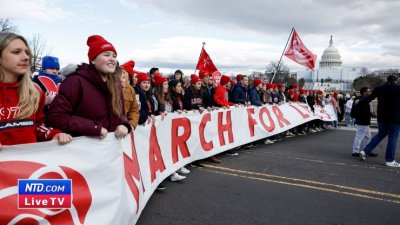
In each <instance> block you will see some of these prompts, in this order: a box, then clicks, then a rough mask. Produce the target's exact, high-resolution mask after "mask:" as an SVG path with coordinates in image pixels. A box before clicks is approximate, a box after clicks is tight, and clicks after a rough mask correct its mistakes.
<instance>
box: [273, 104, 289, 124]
mask: <svg viewBox="0 0 400 225" xmlns="http://www.w3.org/2000/svg"><path fill="white" fill-rule="evenodd" d="M272 112H273V113H274V114H275V116H276V118H277V119H278V123H279V126H280V127H281V128H282V127H284V125H283V123H285V124H286V125H290V122H289V121H288V120H287V119H285V118H283V113H282V111H281V110H280V109H279V107H278V106H276V105H274V106H272Z"/></svg>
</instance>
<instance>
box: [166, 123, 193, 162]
mask: <svg viewBox="0 0 400 225" xmlns="http://www.w3.org/2000/svg"><path fill="white" fill-rule="evenodd" d="M180 127H182V128H183V134H182V135H178V133H179V128H180ZM190 134H191V129H190V120H189V119H188V118H178V119H173V120H172V125H171V150H172V162H173V163H174V164H175V163H176V162H178V147H179V150H180V152H181V155H182V157H183V158H187V157H189V156H190V152H189V149H188V146H187V144H186V141H187V140H188V139H189V137H190Z"/></svg>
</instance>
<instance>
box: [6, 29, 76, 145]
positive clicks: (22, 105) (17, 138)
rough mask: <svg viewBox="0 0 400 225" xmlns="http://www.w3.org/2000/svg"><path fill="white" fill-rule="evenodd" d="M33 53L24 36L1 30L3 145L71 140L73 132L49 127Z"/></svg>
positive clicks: (61, 142)
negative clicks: (34, 75)
mask: <svg viewBox="0 0 400 225" xmlns="http://www.w3.org/2000/svg"><path fill="white" fill-rule="evenodd" d="M30 59H31V52H30V49H29V47H28V42H27V41H26V40H25V38H24V37H22V36H20V35H17V34H14V33H9V32H1V33H0V96H1V97H0V112H1V113H0V148H2V146H4V145H16V144H26V143H35V142H37V141H38V140H39V141H45V140H51V139H53V140H57V141H58V143H60V144H65V143H68V142H70V141H71V140H72V137H71V135H69V134H66V133H61V132H60V131H57V130H49V129H46V128H45V127H44V126H43V122H44V112H43V109H44V105H45V96H44V93H43V92H41V91H40V90H39V87H37V86H34V84H33V82H32V81H31V77H30Z"/></svg>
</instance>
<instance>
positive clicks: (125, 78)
mask: <svg viewBox="0 0 400 225" xmlns="http://www.w3.org/2000/svg"><path fill="white" fill-rule="evenodd" d="M120 80H121V84H122V87H127V86H128V84H129V74H128V72H126V71H125V70H122V74H121V78H120Z"/></svg>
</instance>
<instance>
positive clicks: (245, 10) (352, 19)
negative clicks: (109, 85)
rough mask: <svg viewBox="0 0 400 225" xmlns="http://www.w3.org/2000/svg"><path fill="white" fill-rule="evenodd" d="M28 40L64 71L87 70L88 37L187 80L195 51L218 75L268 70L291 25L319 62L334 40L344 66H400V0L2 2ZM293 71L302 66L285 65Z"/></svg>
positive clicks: (140, 64)
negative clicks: (36, 39) (81, 66)
mask: <svg viewBox="0 0 400 225" xmlns="http://www.w3.org/2000/svg"><path fill="white" fill-rule="evenodd" d="M0 6H1V7H0V18H12V19H14V20H13V23H14V25H16V26H17V27H18V31H19V33H21V34H22V35H24V36H25V37H27V38H30V37H31V36H33V34H40V35H41V37H42V39H43V40H44V42H45V43H46V53H47V54H50V55H54V56H57V57H59V59H60V61H61V64H62V66H65V65H67V64H69V63H81V62H87V61H88V60H87V50H88V48H87V46H86V40H87V37H88V36H90V35H92V34H99V35H102V36H103V37H104V38H106V39H107V40H108V41H110V42H111V43H113V44H114V46H115V47H116V49H117V51H118V59H119V61H121V62H122V63H123V62H125V61H128V60H130V59H133V60H135V61H136V65H137V69H138V70H142V71H145V72H146V71H148V69H149V68H150V67H160V68H162V70H161V72H163V73H171V72H172V71H174V70H175V69H183V70H184V71H186V73H192V71H194V67H195V65H196V63H197V60H198V57H199V54H200V49H201V43H202V42H203V41H205V42H206V46H205V48H206V50H207V52H208V53H209V54H210V56H211V58H212V60H213V61H214V64H215V65H216V66H217V67H218V69H219V70H220V71H222V72H223V73H250V72H251V71H264V70H265V67H266V66H267V65H268V64H269V63H270V62H271V61H278V60H279V58H280V55H281V54H282V51H283V48H284V47H285V44H286V41H287V38H288V36H289V33H290V31H291V29H292V27H295V29H296V30H297V32H298V33H299V35H300V37H301V39H302V41H303V43H304V44H305V45H306V46H307V48H308V49H309V50H311V51H312V52H313V53H315V54H316V55H317V56H318V62H319V59H320V58H321V55H322V53H323V51H324V49H325V48H327V47H328V45H329V39H330V35H333V41H334V45H335V47H336V48H337V49H338V50H339V52H340V54H341V57H342V61H343V67H346V68H351V67H363V66H366V67H368V68H370V69H373V68H383V69H387V68H400V65H399V62H400V44H399V42H398V40H399V37H400V29H399V26H400V16H399V15H398V14H399V12H400V1H398V0H386V1H378V0H335V1H332V0H318V1H317V0H315V1H314V0H296V1H289V0H279V1H266V0H246V1H232V0H229V1H228V0H219V1H218V0H201V1H197V0H196V1H195V0H192V1H190V0H168V1H166V0H119V1H111V0H109V1H107V0H96V1H94V0H93V1H92V0H91V1H79V0H0ZM283 60H284V63H285V64H286V65H287V66H289V68H290V69H291V70H293V71H296V70H304V67H302V66H300V65H298V64H296V63H294V62H292V61H290V60H289V59H288V58H285V57H284V58H283Z"/></svg>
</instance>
